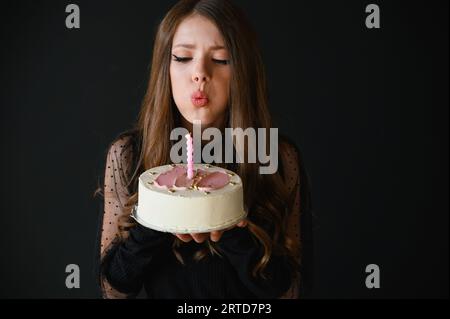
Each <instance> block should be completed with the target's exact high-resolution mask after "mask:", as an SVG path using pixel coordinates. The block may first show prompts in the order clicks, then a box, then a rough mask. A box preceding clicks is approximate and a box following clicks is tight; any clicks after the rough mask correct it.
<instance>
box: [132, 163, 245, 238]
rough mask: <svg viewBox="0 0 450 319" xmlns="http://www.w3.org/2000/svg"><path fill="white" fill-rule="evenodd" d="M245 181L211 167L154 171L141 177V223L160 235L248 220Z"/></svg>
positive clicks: (169, 167) (171, 167)
mask: <svg viewBox="0 0 450 319" xmlns="http://www.w3.org/2000/svg"><path fill="white" fill-rule="evenodd" d="M246 215H247V213H246V211H245V209H244V200H243V188H242V181H241V178H240V177H239V176H238V175H237V174H235V173H234V172H232V171H230V170H226V169H224V168H221V167H217V166H212V165H209V164H171V165H164V166H158V167H154V168H152V169H149V170H147V171H145V172H144V173H142V174H141V175H140V177H139V186H138V204H137V206H136V207H135V210H134V212H133V215H132V216H133V217H134V218H135V219H136V221H137V222H139V223H140V224H142V225H143V226H146V227H148V228H152V229H155V230H158V231H163V232H171V233H179V234H186V233H203V232H210V231H213V230H221V229H225V228H228V227H230V226H232V225H235V224H237V223H239V221H241V220H242V219H244V218H245V217H246Z"/></svg>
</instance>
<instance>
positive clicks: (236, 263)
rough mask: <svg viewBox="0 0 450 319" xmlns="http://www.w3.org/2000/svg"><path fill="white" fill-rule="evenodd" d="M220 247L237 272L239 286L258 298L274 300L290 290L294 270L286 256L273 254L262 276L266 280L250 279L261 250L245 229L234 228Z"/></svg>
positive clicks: (223, 239) (226, 233) (223, 236)
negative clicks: (243, 286) (239, 281)
mask: <svg viewBox="0 0 450 319" xmlns="http://www.w3.org/2000/svg"><path fill="white" fill-rule="evenodd" d="M219 247H220V250H221V252H222V253H223V254H224V255H225V257H226V258H227V259H228V260H229V261H230V263H231V264H232V265H233V267H234V268H235V269H236V271H237V272H238V275H239V278H240V279H241V281H242V283H243V284H244V285H245V286H246V287H247V289H249V290H250V292H252V293H253V294H254V295H255V296H256V297H257V298H264V299H266V298H277V297H279V296H281V295H282V294H283V293H284V292H285V291H286V290H288V289H289V286H290V284H291V281H292V275H293V269H292V267H291V266H290V264H289V263H288V260H287V257H286V256H276V255H274V254H272V256H271V258H270V260H269V262H268V264H267V266H266V268H265V272H264V273H265V274H266V277H267V279H264V278H262V277H261V276H259V275H257V276H256V277H254V276H253V275H252V272H253V269H254V267H255V266H256V265H257V263H258V262H259V261H260V259H261V257H262V256H263V255H264V250H263V247H262V245H261V244H260V243H259V241H258V240H257V239H256V238H255V237H254V236H253V235H252V234H251V232H250V231H249V229H248V228H247V227H244V228H240V227H235V228H233V229H231V230H228V231H226V232H224V233H223V235H222V238H221V239H220V241H219Z"/></svg>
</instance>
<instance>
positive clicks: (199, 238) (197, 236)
mask: <svg viewBox="0 0 450 319" xmlns="http://www.w3.org/2000/svg"><path fill="white" fill-rule="evenodd" d="M247 224H248V222H247V220H246V219H244V220H241V221H240V222H239V223H237V224H236V225H233V226H231V227H228V228H227V229H224V230H215V231H212V232H210V233H192V234H174V235H175V236H177V237H178V238H179V239H180V240H182V241H184V242H185V243H187V242H190V241H191V240H192V239H194V240H195V242H196V243H199V244H200V243H203V242H204V241H205V240H207V239H208V237H209V238H210V239H211V240H212V241H214V242H217V241H219V240H220V238H221V237H222V234H223V232H224V231H227V230H230V229H233V228H234V227H236V226H237V227H246V226H247Z"/></svg>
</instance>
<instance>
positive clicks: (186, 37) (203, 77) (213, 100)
mask: <svg viewBox="0 0 450 319" xmlns="http://www.w3.org/2000/svg"><path fill="white" fill-rule="evenodd" d="M229 59H230V56H229V53H228V50H227V49H226V48H225V44H224V41H223V38H222V35H221V33H220V32H219V30H218V29H217V27H216V26H215V24H214V23H212V22H211V21H210V20H208V19H206V18H204V17H202V16H200V15H193V16H190V17H188V18H186V19H184V20H183V21H182V22H181V23H180V25H179V26H178V28H177V30H176V32H175V35H174V38H173V43H172V57H171V62H170V81H171V85H172V93H173V98H174V100H175V104H176V105H177V107H178V110H179V111H180V113H181V115H182V116H183V118H184V119H185V120H186V121H188V122H190V123H193V121H194V120H200V121H201V123H202V127H203V126H215V127H218V126H220V125H221V124H223V120H224V118H225V114H226V109H227V105H228V93H229V87H230V77H231V72H230V65H229Z"/></svg>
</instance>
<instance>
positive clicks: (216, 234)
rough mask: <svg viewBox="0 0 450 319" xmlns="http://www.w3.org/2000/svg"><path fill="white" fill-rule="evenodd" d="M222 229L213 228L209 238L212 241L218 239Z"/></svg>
mask: <svg viewBox="0 0 450 319" xmlns="http://www.w3.org/2000/svg"><path fill="white" fill-rule="evenodd" d="M222 234H223V231H221V230H215V231H212V232H211V237H210V238H211V240H212V241H219V240H220V237H222Z"/></svg>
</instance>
